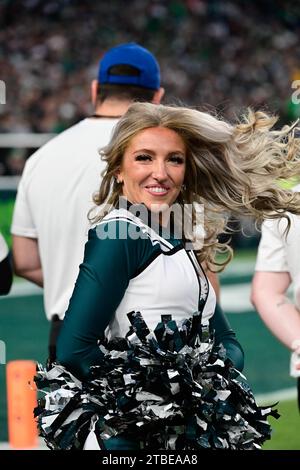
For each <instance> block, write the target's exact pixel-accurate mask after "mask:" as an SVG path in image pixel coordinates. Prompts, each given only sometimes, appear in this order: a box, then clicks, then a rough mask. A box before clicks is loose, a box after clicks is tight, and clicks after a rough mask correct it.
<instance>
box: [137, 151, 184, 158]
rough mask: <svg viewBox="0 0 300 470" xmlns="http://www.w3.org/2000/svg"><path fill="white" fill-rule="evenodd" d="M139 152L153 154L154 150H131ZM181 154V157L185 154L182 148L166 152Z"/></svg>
mask: <svg viewBox="0 0 300 470" xmlns="http://www.w3.org/2000/svg"><path fill="white" fill-rule="evenodd" d="M140 152H146V153H150V154H152V155H153V154H155V151H153V150H150V149H138V150H135V151H134V152H133V154H136V153H140ZM174 154H176V155H182V156H183V157H184V156H185V153H184V152H183V151H182V150H172V151H171V152H169V153H168V155H174Z"/></svg>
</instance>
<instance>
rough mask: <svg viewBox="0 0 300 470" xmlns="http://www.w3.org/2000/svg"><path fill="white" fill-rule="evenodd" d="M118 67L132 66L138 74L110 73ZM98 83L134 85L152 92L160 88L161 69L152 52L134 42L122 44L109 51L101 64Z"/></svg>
mask: <svg viewBox="0 0 300 470" xmlns="http://www.w3.org/2000/svg"><path fill="white" fill-rule="evenodd" d="M116 65H131V66H132V67H135V68H136V69H137V72H138V74H137V75H134V76H131V75H115V74H111V73H110V69H111V67H114V66H116ZM98 82H99V83H100V84H106V83H109V84H115V85H134V86H139V87H144V88H149V89H152V90H158V89H159V87H160V69H159V65H158V62H157V60H156V59H155V57H154V55H153V54H151V52H150V51H148V50H147V49H145V48H144V47H142V46H139V45H138V44H136V43H134V42H130V43H128V44H120V45H119V46H116V47H113V48H112V49H109V50H108V51H107V52H106V53H105V54H104V56H103V57H102V59H101V60H100V63H99V73H98Z"/></svg>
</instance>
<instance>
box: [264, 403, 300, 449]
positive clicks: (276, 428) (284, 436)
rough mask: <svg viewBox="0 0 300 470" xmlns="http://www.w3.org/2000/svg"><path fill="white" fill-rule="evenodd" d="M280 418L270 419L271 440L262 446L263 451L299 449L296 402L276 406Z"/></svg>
mask: <svg viewBox="0 0 300 470" xmlns="http://www.w3.org/2000/svg"><path fill="white" fill-rule="evenodd" d="M278 411H279V413H280V415H281V416H280V418H279V419H278V420H275V419H273V418H270V424H271V426H272V428H273V432H272V438H271V440H270V441H268V442H266V444H265V445H264V447H263V448H264V449H265V450H299V449H300V414H299V410H298V408H297V404H296V400H290V401H283V402H281V403H279V405H278Z"/></svg>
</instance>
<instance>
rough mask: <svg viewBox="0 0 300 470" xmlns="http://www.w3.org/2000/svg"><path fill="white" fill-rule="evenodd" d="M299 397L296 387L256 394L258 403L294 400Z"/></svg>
mask: <svg viewBox="0 0 300 470" xmlns="http://www.w3.org/2000/svg"><path fill="white" fill-rule="evenodd" d="M296 398H297V389H296V387H292V388H284V389H282V390H276V391H275V392H270V393H259V394H258V395H255V399H256V401H257V403H259V404H260V405H262V404H264V403H269V404H272V403H274V402H276V401H288V400H294V399H296Z"/></svg>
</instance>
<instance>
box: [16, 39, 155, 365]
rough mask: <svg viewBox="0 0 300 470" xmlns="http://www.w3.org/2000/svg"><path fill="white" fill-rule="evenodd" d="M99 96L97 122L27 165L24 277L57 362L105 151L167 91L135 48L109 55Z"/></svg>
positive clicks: (21, 208)
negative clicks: (134, 115) (39, 291)
mask: <svg viewBox="0 0 300 470" xmlns="http://www.w3.org/2000/svg"><path fill="white" fill-rule="evenodd" d="M91 95H92V102H93V105H94V109H95V111H94V114H93V115H92V116H90V117H88V118H86V119H83V120H82V121H81V122H79V123H78V124H76V125H74V126H72V127H71V128H70V129H68V130H66V131H64V132H62V133H61V134H60V135H58V136H57V137H55V138H54V139H52V140H51V141H50V142H48V143H46V144H45V145H44V146H43V147H41V148H40V149H39V150H38V151H37V152H35V153H34V154H33V155H32V156H31V157H30V158H29V159H28V160H27V162H26V165H25V169H24V172H23V175H22V178H21V182H20V185H19V188H18V194H17V199H16V205H15V209H14V215H13V223H12V228H11V231H12V234H13V259H14V268H15V272H16V274H17V275H19V276H21V277H24V278H25V279H28V280H30V281H32V282H34V283H36V284H38V285H40V286H43V287H44V305H45V311H46V315H47V318H48V319H49V320H50V321H51V322H52V329H51V333H50V344H49V357H50V358H51V360H54V359H55V343H56V337H57V334H58V330H59V327H60V320H62V319H63V317H64V313H65V311H66V310H67V307H68V303H69V299H70V297H71V294H72V291H73V289H74V284H75V280H76V278H77V275H78V272H79V265H80V263H81V262H82V260H83V253H84V244H85V242H86V240H87V233H88V229H89V227H90V224H89V221H88V212H89V210H90V209H91V208H92V206H93V201H92V197H93V192H94V191H96V190H97V188H98V185H99V176H100V174H101V172H102V171H103V170H104V168H105V164H104V163H103V162H101V160H100V156H99V149H100V148H102V147H103V146H105V145H106V144H107V143H108V142H109V139H110V135H111V131H112V129H113V127H114V125H115V124H116V122H117V121H118V119H119V118H120V117H121V116H122V115H123V114H124V113H125V112H126V111H127V109H128V107H129V106H130V104H131V103H132V102H133V101H149V102H152V103H155V104H158V103H160V101H161V99H162V97H163V95H164V89H163V88H161V87H160V69H159V65H158V63H157V61H156V59H155V57H154V56H153V55H152V54H151V52H149V51H148V50H147V49H145V48H143V47H141V46H139V45H138V44H135V43H129V44H123V45H119V46H116V47H114V48H112V49H110V50H108V51H107V52H106V53H105V54H104V55H103V57H102V59H101V60H100V64H99V73H98V79H97V80H93V82H92V83H91Z"/></svg>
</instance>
